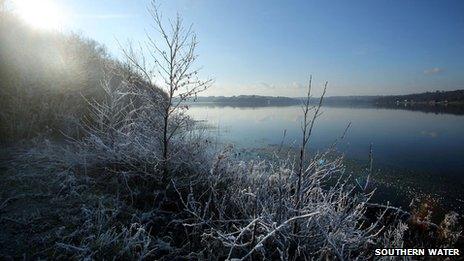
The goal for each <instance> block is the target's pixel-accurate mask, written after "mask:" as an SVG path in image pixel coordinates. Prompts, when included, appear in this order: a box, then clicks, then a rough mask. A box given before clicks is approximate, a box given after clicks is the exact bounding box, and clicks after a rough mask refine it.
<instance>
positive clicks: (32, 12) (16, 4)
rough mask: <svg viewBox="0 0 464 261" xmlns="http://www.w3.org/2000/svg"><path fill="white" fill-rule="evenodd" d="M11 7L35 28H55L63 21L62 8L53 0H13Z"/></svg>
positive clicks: (59, 26)
mask: <svg viewBox="0 0 464 261" xmlns="http://www.w3.org/2000/svg"><path fill="white" fill-rule="evenodd" d="M13 8H14V10H15V12H16V13H17V14H18V15H19V16H20V17H21V19H23V20H24V21H25V22H26V23H28V24H30V25H31V26H34V27H36V28H40V29H47V30H56V29H60V28H62V27H63V25H64V22H65V19H64V18H65V16H64V15H63V10H61V9H60V8H59V6H58V5H57V4H56V2H55V1H53V0H40V1H38V0H14V1H13Z"/></svg>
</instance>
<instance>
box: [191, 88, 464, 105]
mask: <svg viewBox="0 0 464 261" xmlns="http://www.w3.org/2000/svg"><path fill="white" fill-rule="evenodd" d="M304 99H305V98H304V97H298V98H290V97H282V96H277V97H274V96H260V95H238V96H231V97H225V96H207V97H197V99H196V100H195V101H196V102H199V103H212V104H216V105H230V106H279V105H281V106H283V105H297V104H301V101H302V100H304ZM318 99H319V98H318V97H313V98H311V101H312V102H313V103H314V102H317V101H318ZM324 104H325V105H333V106H381V107H385V106H394V105H395V106H396V105H397V104H409V105H410V104H421V105H439V104H449V105H464V90H456V91H436V92H425V93H417V94H408V95H388V96H380V95H379V96H330V97H325V98H324Z"/></svg>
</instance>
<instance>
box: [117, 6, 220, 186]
mask: <svg viewBox="0 0 464 261" xmlns="http://www.w3.org/2000/svg"><path fill="white" fill-rule="evenodd" d="M148 10H149V13H150V15H151V17H152V19H153V22H154V23H153V28H154V30H155V31H156V32H157V34H155V35H152V34H150V33H147V39H148V41H147V43H146V49H147V50H146V51H147V53H148V54H149V56H150V57H149V58H151V60H152V61H153V66H152V69H149V66H147V64H149V62H147V60H146V57H145V56H144V55H143V53H142V55H141V57H137V56H136V55H135V53H136V52H134V50H133V48H132V47H131V48H130V49H126V50H124V54H125V56H126V58H127V59H128V61H129V62H130V63H131V64H132V66H133V67H134V68H135V70H137V71H138V72H139V74H140V75H141V76H143V77H144V78H145V79H146V81H147V82H148V83H149V85H150V86H149V88H148V89H147V90H148V92H157V91H158V88H160V89H162V90H163V91H164V92H165V94H166V95H165V97H161V99H159V96H156V95H153V97H158V99H152V102H155V103H158V104H157V106H154V107H157V108H158V110H159V112H160V114H161V116H162V119H163V122H162V130H161V132H162V135H161V147H162V159H163V182H164V183H165V182H166V181H167V179H168V176H169V168H168V163H169V159H170V155H171V152H170V146H169V145H170V141H171V139H172V138H173V136H174V135H175V134H176V133H177V132H178V131H179V130H180V129H182V128H183V127H185V124H186V121H184V120H173V118H174V116H175V115H176V114H177V115H181V114H183V111H185V110H186V109H188V106H184V105H183V103H184V102H185V101H186V100H189V99H192V98H193V99H194V98H196V96H197V94H198V93H199V92H202V91H204V90H205V89H207V88H208V87H209V86H211V84H212V79H207V80H200V79H199V78H198V74H199V71H200V68H197V67H195V62H196V59H197V57H198V55H197V54H196V48H197V45H198V41H197V38H196V34H195V32H194V31H193V30H192V25H190V26H188V27H185V26H184V23H183V20H182V18H181V16H180V15H179V14H178V15H177V16H176V19H175V20H174V21H171V20H169V23H168V26H166V25H165V24H164V22H163V19H162V14H161V13H160V12H159V7H158V6H157V4H156V1H152V2H151V4H150V6H149V8H148ZM141 49H143V48H141ZM142 51H143V50H142ZM155 82H156V83H155Z"/></svg>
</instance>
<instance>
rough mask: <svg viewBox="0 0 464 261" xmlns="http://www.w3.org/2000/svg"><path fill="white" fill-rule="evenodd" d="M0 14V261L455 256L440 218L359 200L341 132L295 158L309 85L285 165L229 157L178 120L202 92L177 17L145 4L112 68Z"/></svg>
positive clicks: (368, 173)
mask: <svg viewBox="0 0 464 261" xmlns="http://www.w3.org/2000/svg"><path fill="white" fill-rule="evenodd" d="M3 4H4V1H0V21H1V22H0V42H1V43H2V44H1V45H0V60H1V61H2V62H1V64H0V85H1V86H2V88H1V89H0V91H1V93H0V104H1V106H2V108H1V110H0V126H1V129H0V138H1V141H2V143H3V144H4V145H5V146H2V150H1V154H0V159H1V160H0V178H1V180H2V182H1V183H0V191H1V193H0V227H1V228H2V229H1V230H0V259H2V260H3V259H5V260H10V259H23V260H30V259H34V260H35V259H76V260H81V259H85V260H94V259H96V260H101V259H117V260H154V259H155V260H174V259H181V260H183V259H186V260H306V259H327V260H334V259H338V260H351V259H357V260H370V259H372V258H374V250H375V249H376V248H384V247H386V246H388V247H391V248H401V247H407V248H429V247H430V248H454V247H460V246H462V244H463V240H462V236H461V229H462V228H461V221H460V217H459V215H458V214H457V213H455V212H449V213H446V214H445V215H444V216H443V217H442V218H440V219H438V220H434V219H432V211H431V208H430V207H431V206H430V204H428V202H424V201H415V202H413V203H412V204H411V206H410V208H409V209H401V208H398V207H396V206H392V205H388V204H386V205H383V204H378V203H376V202H372V200H371V199H372V197H373V195H374V194H375V190H376V188H375V187H374V186H373V182H372V179H373V178H374V177H373V175H372V173H373V166H374V164H375V161H374V158H375V155H373V153H372V150H371V153H369V155H367V156H368V158H369V165H368V166H367V167H365V168H363V169H361V170H359V173H358V175H357V176H356V177H354V176H353V175H351V174H350V173H348V172H346V167H345V161H344V157H343V155H340V154H337V153H336V149H335V148H336V146H335V145H336V142H337V141H339V140H342V139H343V138H344V134H342V135H341V136H340V137H338V138H336V137H335V138H336V142H335V143H334V145H333V146H331V147H329V148H327V150H325V151H321V152H319V153H313V154H311V153H308V152H309V151H310V150H311V147H310V145H311V132H312V130H313V127H314V128H317V118H318V117H319V116H320V109H321V106H322V104H323V103H324V101H325V99H324V97H320V98H317V102H313V101H314V100H313V99H312V98H311V81H310V82H309V85H308V93H307V96H306V98H305V99H303V101H304V109H303V114H304V115H303V121H302V122H301V124H302V125H301V126H302V135H301V143H300V144H297V145H296V147H295V149H296V150H297V151H298V152H299V153H297V155H296V156H294V155H291V154H285V153H284V154H282V153H281V151H280V152H279V151H276V153H275V154H274V156H273V157H272V158H270V159H265V160H264V159H261V158H259V157H256V158H253V159H246V160H245V159H243V158H241V157H239V155H238V154H237V151H236V150H235V148H234V147H233V146H223V147H220V146H217V145H218V144H214V143H213V142H211V139H210V137H208V135H207V133H206V131H205V130H204V128H201V126H198V125H197V124H196V123H195V121H194V119H191V118H190V117H188V116H187V114H186V110H188V106H187V105H185V104H184V101H187V100H189V99H191V98H192V97H196V96H198V93H200V92H201V91H202V90H204V89H205V88H207V87H208V86H209V85H210V84H211V81H210V80H202V79H201V78H200V76H199V74H200V73H199V71H198V70H195V69H193V68H197V67H196V66H194V64H195V65H196V63H195V62H196V59H197V55H196V46H197V44H198V42H197V40H196V35H195V33H194V31H193V30H192V27H189V26H185V25H184V23H183V21H182V18H181V17H180V16H177V17H175V18H174V19H173V20H170V22H168V20H163V19H162V18H161V17H162V16H161V15H160V12H159V6H158V5H157V3H155V2H152V4H151V5H150V6H149V10H150V15H151V18H152V19H153V26H154V28H155V30H153V31H150V32H149V33H148V35H147V38H148V39H147V43H146V45H144V46H147V48H148V49H147V50H146V51H147V52H148V53H150V56H151V58H153V60H152V62H151V63H150V62H149V61H150V60H148V57H144V56H143V52H138V50H137V48H133V47H132V45H128V46H127V47H123V53H124V58H123V59H121V60H116V59H114V58H112V57H111V56H110V55H109V54H108V53H107V52H106V50H105V48H104V47H103V46H101V45H100V44H98V43H96V42H95V41H93V40H90V39H86V38H84V37H82V36H78V35H74V34H62V33H47V32H41V31H35V30H33V29H31V28H29V27H28V26H26V25H25V24H23V23H22V22H21V21H20V20H19V19H18V18H17V17H16V16H15V15H13V14H11V12H10V11H9V10H7V8H6V7H5V6H4V5H3ZM154 35H156V36H157V37H158V38H160V39H162V40H161V41H159V42H155V41H153V39H155V38H154V37H153V36H154ZM158 38H156V39H158ZM153 66H156V68H157V69H158V70H153ZM154 78H156V79H162V81H161V83H156V84H155V82H154V81H153V79H154ZM325 86H326V87H327V83H326V85H325ZM324 93H325V89H324ZM57 140H58V141H57ZM332 155H334V156H332Z"/></svg>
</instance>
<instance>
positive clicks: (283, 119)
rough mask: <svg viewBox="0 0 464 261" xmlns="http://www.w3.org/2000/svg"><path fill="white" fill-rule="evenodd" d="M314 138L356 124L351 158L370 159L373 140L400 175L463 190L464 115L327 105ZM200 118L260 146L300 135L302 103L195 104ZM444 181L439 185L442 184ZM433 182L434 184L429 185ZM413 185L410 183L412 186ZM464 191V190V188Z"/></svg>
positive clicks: (345, 147)
mask: <svg viewBox="0 0 464 261" xmlns="http://www.w3.org/2000/svg"><path fill="white" fill-rule="evenodd" d="M322 111H323V114H322V115H321V116H320V118H318V121H317V123H316V125H315V128H314V132H313V135H312V138H311V144H310V146H311V148H312V149H313V150H322V149H324V148H326V147H328V146H330V145H331V144H332V143H333V142H334V140H335V139H336V138H337V137H340V135H342V133H343V131H344V129H345V128H346V126H347V124H348V123H349V122H351V128H350V129H349V130H348V132H347V136H346V138H345V140H344V142H343V144H342V145H341V146H339V149H340V151H341V152H344V153H345V154H346V156H347V158H348V159H351V160H366V159H367V158H368V151H369V144H370V143H372V144H373V150H374V159H375V164H376V167H379V166H383V167H384V166H388V167H391V168H392V169H401V170H404V172H402V173H400V174H398V173H397V174H395V175H397V176H398V175H399V176H400V177H403V178H407V179H409V180H412V183H411V186H412V187H414V186H415V185H414V184H415V183H414V182H416V181H417V183H420V182H422V183H424V182H425V181H424V179H426V181H427V182H426V183H428V185H427V184H426V185H424V186H422V188H423V190H434V191H430V192H431V193H432V194H433V193H435V192H436V193H435V194H440V193H441V192H439V190H442V191H443V193H445V194H446V193H448V192H449V191H450V190H452V191H454V194H453V197H455V198H456V199H457V200H458V201H459V200H462V198H461V195H462V194H464V116H462V115H451V114H434V113H424V112H418V111H407V110H391V109H378V108H340V107H323V108H322ZM189 114H190V115H192V116H193V117H194V118H195V119H197V120H206V121H207V122H209V123H210V124H211V125H213V126H215V127H217V128H218V130H215V132H218V133H219V134H216V136H217V135H219V136H218V137H219V140H220V141H222V142H232V143H235V144H236V145H238V146H241V147H247V148H259V147H266V146H269V145H276V144H280V143H281V142H282V137H283V131H284V130H287V135H286V138H285V140H284V141H285V143H286V144H292V143H294V144H298V142H299V141H300V135H301V131H300V122H301V108H300V107H299V106H287V107H254V108H249V107H248V108H240V107H235V108H234V107H220V106H208V105H196V106H193V107H192V108H191V109H190V112H189ZM437 184H439V185H440V186H438V185H437ZM430 185H432V186H430ZM410 189H411V188H410ZM461 192H462V193H461ZM461 205H462V204H461Z"/></svg>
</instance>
